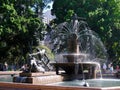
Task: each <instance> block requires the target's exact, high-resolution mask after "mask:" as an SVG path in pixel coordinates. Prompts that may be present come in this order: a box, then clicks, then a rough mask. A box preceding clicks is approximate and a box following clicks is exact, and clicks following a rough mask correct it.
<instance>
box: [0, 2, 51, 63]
mask: <svg viewBox="0 0 120 90" xmlns="http://www.w3.org/2000/svg"><path fill="white" fill-rule="evenodd" d="M44 1H46V2H48V1H50V0H44ZM44 5H45V4H44V3H43V0H29V1H28V0H1V3H0V60H1V61H0V62H5V61H8V62H18V61H19V60H20V62H23V61H22V60H25V58H26V54H27V53H28V52H31V51H32V50H31V46H35V45H37V40H36V37H37V38H39V39H40V40H42V39H43V34H42V31H43V30H44V24H43V22H42V17H41V15H42V10H43V8H44Z"/></svg>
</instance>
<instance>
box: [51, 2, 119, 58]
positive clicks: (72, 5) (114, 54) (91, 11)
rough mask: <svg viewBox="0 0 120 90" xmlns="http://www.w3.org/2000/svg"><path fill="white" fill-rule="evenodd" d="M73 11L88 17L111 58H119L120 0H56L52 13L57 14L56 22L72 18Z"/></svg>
mask: <svg viewBox="0 0 120 90" xmlns="http://www.w3.org/2000/svg"><path fill="white" fill-rule="evenodd" d="M71 11H72V12H75V13H76V14H77V15H78V16H79V17H84V18H86V20H87V22H88V24H89V26H90V27H91V29H92V30H93V31H95V32H97V33H98V34H99V36H100V37H101V39H102V41H103V43H104V44H105V46H106V47H107V50H108V53H109V56H110V59H113V58H114V59H116V60H118V59H119V58H120V55H119V54H118V53H119V52H120V50H119V49H118V48H120V41H119V40H120V36H119V33H120V0H54V4H53V9H52V14H55V15H56V19H55V22H56V23H61V22H64V21H67V20H70V19H71V18H70V16H71V15H72V12H71ZM116 43H117V45H116Z"/></svg>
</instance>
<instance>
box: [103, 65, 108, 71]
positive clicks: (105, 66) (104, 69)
mask: <svg viewBox="0 0 120 90" xmlns="http://www.w3.org/2000/svg"><path fill="white" fill-rule="evenodd" d="M106 69H107V65H106V64H105V63H103V72H104V73H106Z"/></svg>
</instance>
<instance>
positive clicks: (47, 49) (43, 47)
mask: <svg viewBox="0 0 120 90" xmlns="http://www.w3.org/2000/svg"><path fill="white" fill-rule="evenodd" d="M36 48H40V49H41V50H42V49H45V51H46V55H47V56H48V58H49V59H50V60H54V54H53V53H52V52H51V50H50V49H49V48H48V47H47V46H45V45H39V46H37V47H36Z"/></svg>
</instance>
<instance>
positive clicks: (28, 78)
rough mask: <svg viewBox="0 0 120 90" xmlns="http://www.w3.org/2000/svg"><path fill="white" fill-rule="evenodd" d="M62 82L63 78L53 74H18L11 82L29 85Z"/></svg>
mask: <svg viewBox="0 0 120 90" xmlns="http://www.w3.org/2000/svg"><path fill="white" fill-rule="evenodd" d="M63 80H64V77H63V76H61V75H56V73H55V72H45V73H40V72H36V73H20V74H19V76H16V77H14V78H13V82H17V83H31V84H48V83H55V82H60V81H63Z"/></svg>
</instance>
